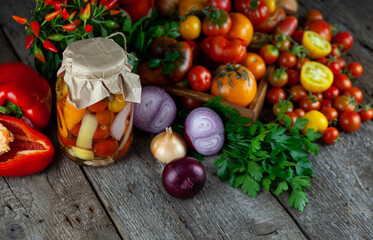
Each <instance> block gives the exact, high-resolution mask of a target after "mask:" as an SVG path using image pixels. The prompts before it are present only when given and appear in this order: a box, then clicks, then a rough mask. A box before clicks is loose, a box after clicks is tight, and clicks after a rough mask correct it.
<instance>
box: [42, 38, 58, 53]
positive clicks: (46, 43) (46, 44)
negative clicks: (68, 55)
mask: <svg viewBox="0 0 373 240" xmlns="http://www.w3.org/2000/svg"><path fill="white" fill-rule="evenodd" d="M43 46H44V47H45V49H47V50H49V51H51V52H55V53H56V52H58V51H57V48H56V47H55V46H54V45H53V43H52V42H51V41H49V40H45V41H44V42H43Z"/></svg>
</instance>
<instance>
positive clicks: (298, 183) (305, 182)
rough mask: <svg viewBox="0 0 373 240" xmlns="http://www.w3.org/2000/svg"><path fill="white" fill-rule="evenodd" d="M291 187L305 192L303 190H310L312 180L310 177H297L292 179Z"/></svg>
mask: <svg viewBox="0 0 373 240" xmlns="http://www.w3.org/2000/svg"><path fill="white" fill-rule="evenodd" d="M290 182H291V185H292V186H293V188H295V189H298V190H303V188H310V187H311V183H310V178H309V177H308V176H296V177H292V178H290Z"/></svg>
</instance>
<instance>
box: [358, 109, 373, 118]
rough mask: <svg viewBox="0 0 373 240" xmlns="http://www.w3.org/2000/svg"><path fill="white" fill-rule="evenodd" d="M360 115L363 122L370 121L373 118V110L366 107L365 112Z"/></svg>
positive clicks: (362, 111)
mask: <svg viewBox="0 0 373 240" xmlns="http://www.w3.org/2000/svg"><path fill="white" fill-rule="evenodd" d="M359 115H360V117H361V120H363V121H369V120H372V118H373V109H371V108H370V107H369V106H365V107H364V108H363V110H361V111H360V112H359Z"/></svg>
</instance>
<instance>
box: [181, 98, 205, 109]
mask: <svg viewBox="0 0 373 240" xmlns="http://www.w3.org/2000/svg"><path fill="white" fill-rule="evenodd" d="M181 102H182V103H183V105H184V107H185V108H186V109H189V110H193V109H196V108H199V107H202V105H203V104H204V102H202V101H198V100H195V99H193V98H185V97H183V98H182V99H181Z"/></svg>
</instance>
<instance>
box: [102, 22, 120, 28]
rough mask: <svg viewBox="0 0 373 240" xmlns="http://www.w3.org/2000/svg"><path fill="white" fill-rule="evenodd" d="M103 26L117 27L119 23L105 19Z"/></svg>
mask: <svg viewBox="0 0 373 240" xmlns="http://www.w3.org/2000/svg"><path fill="white" fill-rule="evenodd" d="M105 27H107V28H111V29H115V28H119V24H118V23H117V22H115V21H113V20H106V21H105Z"/></svg>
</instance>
